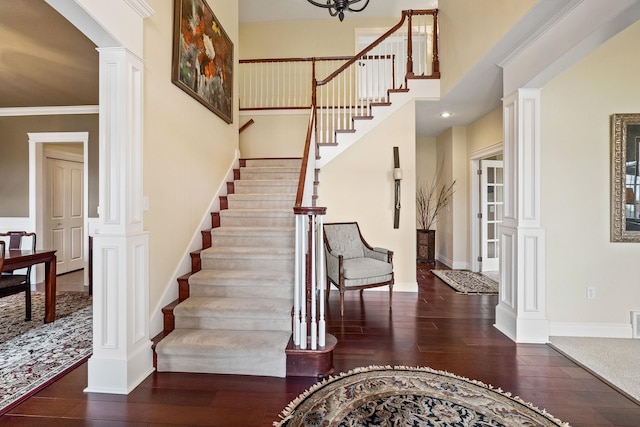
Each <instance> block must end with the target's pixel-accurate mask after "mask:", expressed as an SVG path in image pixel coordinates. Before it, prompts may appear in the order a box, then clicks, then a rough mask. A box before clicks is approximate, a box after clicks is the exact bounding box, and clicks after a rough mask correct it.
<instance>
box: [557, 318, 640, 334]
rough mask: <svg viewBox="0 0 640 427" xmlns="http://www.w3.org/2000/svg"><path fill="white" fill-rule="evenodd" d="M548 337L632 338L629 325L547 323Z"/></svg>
mask: <svg viewBox="0 0 640 427" xmlns="http://www.w3.org/2000/svg"><path fill="white" fill-rule="evenodd" d="M549 336H556V337H589V338H632V337H633V333H632V329H631V324H625V323H573V322H549Z"/></svg>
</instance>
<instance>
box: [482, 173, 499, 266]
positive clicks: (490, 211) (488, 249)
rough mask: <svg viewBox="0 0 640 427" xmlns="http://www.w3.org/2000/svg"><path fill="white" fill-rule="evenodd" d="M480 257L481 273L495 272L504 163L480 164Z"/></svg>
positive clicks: (497, 259)
mask: <svg viewBox="0 0 640 427" xmlns="http://www.w3.org/2000/svg"><path fill="white" fill-rule="evenodd" d="M480 168H481V170H482V172H481V175H480V176H481V179H480V205H481V219H480V227H481V228H480V229H481V256H482V264H481V265H482V267H481V270H482V271H497V270H498V269H499V262H500V234H499V231H498V227H499V226H500V224H501V223H502V217H503V209H504V175H503V168H504V162H503V161H502V160H482V161H481V162H480Z"/></svg>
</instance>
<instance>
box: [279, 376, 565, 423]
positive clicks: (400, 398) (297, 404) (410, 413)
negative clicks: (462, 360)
mask: <svg viewBox="0 0 640 427" xmlns="http://www.w3.org/2000/svg"><path fill="white" fill-rule="evenodd" d="M280 417H281V419H282V421H277V422H274V423H273V425H274V426H276V427H311V426H341V427H342V426H344V427H346V426H349V427H358V426H362V427H364V426H403V427H405V426H407V427H408V426H420V427H423V426H433V427H435V426H438V427H441V426H452V427H471V426H484V427H489V426H491V427H499V426H500V427H538V426H540V427H548V426H556V427H557V426H564V427H568V426H569V424H567V423H563V422H562V421H560V420H558V419H557V418H555V417H553V416H552V415H550V414H548V413H547V412H546V411H544V410H542V409H538V408H536V407H534V406H533V405H531V404H529V403H526V402H524V401H522V400H521V399H519V398H518V397H514V396H511V395H510V394H509V393H505V392H503V391H501V390H500V389H494V388H492V387H491V386H488V385H485V384H483V383H481V382H479V381H473V380H469V379H466V378H462V377H459V376H456V375H454V374H451V373H448V372H443V371H435V370H432V369H430V368H412V367H390V366H386V367H383V366H370V367H368V368H358V369H356V370H353V371H350V372H348V373H343V374H341V375H338V376H335V377H330V378H329V379H327V380H324V381H322V382H320V383H318V384H316V385H315V386H313V387H311V389H309V390H308V391H306V392H305V393H303V394H302V395H300V396H299V397H298V398H296V399H295V400H294V401H293V402H291V403H290V404H289V405H288V406H287V408H285V410H284V411H283V412H282V413H281V415H280Z"/></svg>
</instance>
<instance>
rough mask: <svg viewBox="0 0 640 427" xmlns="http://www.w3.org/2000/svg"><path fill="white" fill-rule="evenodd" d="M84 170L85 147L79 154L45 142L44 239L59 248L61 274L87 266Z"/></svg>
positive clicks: (45, 242) (57, 264) (57, 254)
mask: <svg viewBox="0 0 640 427" xmlns="http://www.w3.org/2000/svg"><path fill="white" fill-rule="evenodd" d="M67 145H68V146H69V147H70V148H72V147H73V148H75V147H74V146H77V145H78V144H67ZM75 157H79V159H75ZM83 169H84V162H83V161H82V146H80V154H77V153H74V152H67V151H59V150H58V147H56V148H55V149H54V148H50V147H49V144H46V146H45V160H44V173H45V180H44V182H45V185H44V186H43V187H44V192H43V193H44V194H43V195H42V196H43V198H44V204H43V205H44V213H43V215H44V221H43V227H44V232H43V235H42V238H43V246H45V247H48V248H52V249H55V250H56V258H57V263H56V271H57V273H58V275H60V274H64V273H69V272H71V271H76V270H80V269H82V268H84V249H83V248H84V209H83V208H84V197H83V192H84V182H83V179H82V171H83Z"/></svg>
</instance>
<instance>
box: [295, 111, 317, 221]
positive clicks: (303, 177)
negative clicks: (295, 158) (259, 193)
mask: <svg viewBox="0 0 640 427" xmlns="http://www.w3.org/2000/svg"><path fill="white" fill-rule="evenodd" d="M315 122H316V110H315V108H312V109H311V114H310V115H309V125H308V126H307V137H306V141H305V144H304V154H303V155H302V166H301V168H300V178H299V180H298V191H297V192H296V202H295V204H294V212H295V209H296V208H300V207H301V206H302V199H303V197H304V184H305V181H306V177H307V167H308V166H309V164H308V163H309V151H310V150H311V135H312V134H313V126H314V125H315Z"/></svg>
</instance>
